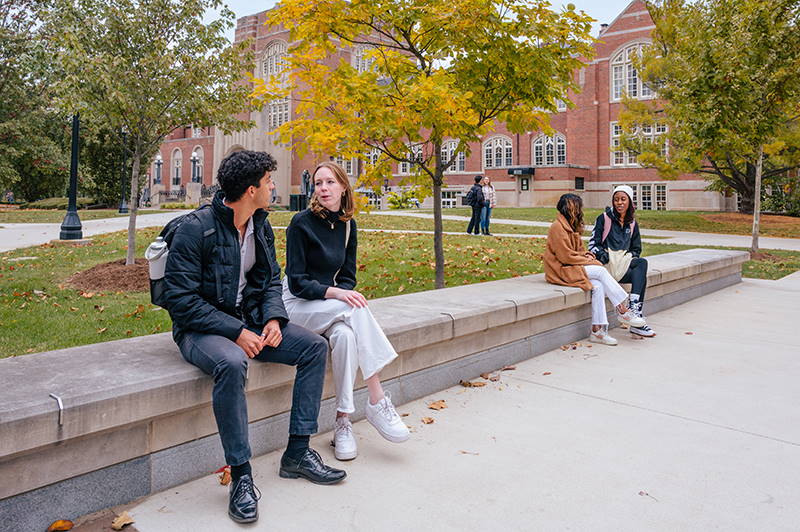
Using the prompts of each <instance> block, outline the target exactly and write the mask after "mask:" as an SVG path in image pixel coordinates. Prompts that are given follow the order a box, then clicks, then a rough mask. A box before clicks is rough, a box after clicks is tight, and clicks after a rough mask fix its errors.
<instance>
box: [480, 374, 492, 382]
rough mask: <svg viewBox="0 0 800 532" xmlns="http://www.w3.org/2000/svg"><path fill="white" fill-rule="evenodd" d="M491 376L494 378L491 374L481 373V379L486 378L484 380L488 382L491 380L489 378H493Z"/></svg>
mask: <svg viewBox="0 0 800 532" xmlns="http://www.w3.org/2000/svg"><path fill="white" fill-rule="evenodd" d="M491 376H492V374H491V373H481V377H482V378H484V379H487V380H488V379H489V377H491Z"/></svg>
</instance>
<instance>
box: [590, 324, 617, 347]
mask: <svg viewBox="0 0 800 532" xmlns="http://www.w3.org/2000/svg"><path fill="white" fill-rule="evenodd" d="M589 341H590V342H592V343H595V344H605V345H617V339H616V338H613V337H612V336H611V335H610V334H608V330H607V329H606V328H605V327H603V328H602V329H600V330H599V331H591V332H590V333H589Z"/></svg>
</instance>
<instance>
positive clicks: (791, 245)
mask: <svg viewBox="0 0 800 532" xmlns="http://www.w3.org/2000/svg"><path fill="white" fill-rule="evenodd" d="M371 214H378V215H382V216H409V217H412V218H433V214H428V213H422V212H408V211H402V212H399V211H372V213H371ZM442 219H443V220H455V221H461V222H464V223H468V222H469V217H467V216H456V215H450V214H446V215H442ZM492 223H493V224H512V225H523V226H525V225H527V226H534V227H550V223H549V222H535V221H531V220H511V219H508V218H492ZM464 227H465V228H466V225H465V226H464ZM591 228H592V226H591V225H587V226H586V229H587V230H589V229H591ZM465 230H466V229H465ZM641 233H642V237H643V240H644V241H645V242H651V243H653V244H659V243H660V244H685V245H689V246H698V247H699V246H726V247H738V248H749V247H750V244H751V241H752V239H751V237H750V236H745V235H725V234H717V233H692V232H688V231H663V230H659V229H644V228H642V229H641ZM533 236H540V237H541V236H546V235H533ZM648 236H655V237H661V238H658V239H657V240H648V239H647V238H646V237H648ZM758 241H759V247H760V248H762V249H787V250H793V251H800V238H775V237H765V236H762V237H759V239H758Z"/></svg>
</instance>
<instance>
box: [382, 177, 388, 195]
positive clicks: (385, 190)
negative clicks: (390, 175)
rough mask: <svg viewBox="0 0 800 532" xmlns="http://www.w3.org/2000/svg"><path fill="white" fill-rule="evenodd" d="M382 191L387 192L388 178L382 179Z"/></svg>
mask: <svg viewBox="0 0 800 532" xmlns="http://www.w3.org/2000/svg"><path fill="white" fill-rule="evenodd" d="M383 191H384V192H389V180H388V179H384V180H383Z"/></svg>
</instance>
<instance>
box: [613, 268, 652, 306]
mask: <svg viewBox="0 0 800 532" xmlns="http://www.w3.org/2000/svg"><path fill="white" fill-rule="evenodd" d="M619 282H620V283H631V294H639V301H644V290H645V288H647V259H643V258H641V257H635V258H634V259H633V260H631V265H630V266H629V267H628V271H627V272H625V275H623V276H622V279H620V280H619Z"/></svg>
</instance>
